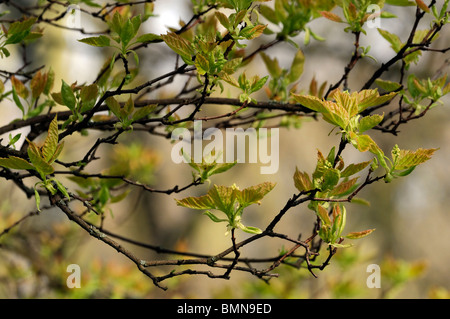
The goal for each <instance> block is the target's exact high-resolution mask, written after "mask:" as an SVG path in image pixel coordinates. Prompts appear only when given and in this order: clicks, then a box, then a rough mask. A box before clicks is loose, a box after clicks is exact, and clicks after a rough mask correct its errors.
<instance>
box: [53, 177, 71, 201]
mask: <svg viewBox="0 0 450 319" xmlns="http://www.w3.org/2000/svg"><path fill="white" fill-rule="evenodd" d="M52 181H53V182H55V184H56V187H57V188H58V190H59V191H60V192H61V193H62V194H63V195H64V196H65V197H66V198H67V199H69V200H70V195H69V193H68V192H67V189H66V188H65V187H64V185H63V184H61V182H60V181H58V180H57V179H52Z"/></svg>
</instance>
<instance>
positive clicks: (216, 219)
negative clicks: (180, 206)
mask: <svg viewBox="0 0 450 319" xmlns="http://www.w3.org/2000/svg"><path fill="white" fill-rule="evenodd" d="M203 214H205V215H206V216H208V217H209V218H210V219H211V220H212V221H213V222H215V223H220V222H226V221H228V220H227V219H221V218H219V217H217V216H216V215H214V214H213V213H211V212H210V211H209V210H208V211H206V212H204V213H203Z"/></svg>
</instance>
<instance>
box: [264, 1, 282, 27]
mask: <svg viewBox="0 0 450 319" xmlns="http://www.w3.org/2000/svg"><path fill="white" fill-rule="evenodd" d="M259 10H260V13H261V15H262V16H263V17H264V18H266V19H267V20H269V21H270V22H272V23H273V24H278V23H279V22H280V21H279V20H278V17H277V14H276V13H275V11H274V10H273V9H272V8H271V7H269V6H266V5H260V7H259Z"/></svg>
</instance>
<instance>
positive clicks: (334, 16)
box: [319, 11, 342, 22]
mask: <svg viewBox="0 0 450 319" xmlns="http://www.w3.org/2000/svg"><path fill="white" fill-rule="evenodd" d="M319 13H320V14H321V15H322V16H323V17H324V18H327V19H328V20H331V21H334V22H342V19H341V17H340V16H338V15H337V14H334V13H332V12H329V11H320V12H319Z"/></svg>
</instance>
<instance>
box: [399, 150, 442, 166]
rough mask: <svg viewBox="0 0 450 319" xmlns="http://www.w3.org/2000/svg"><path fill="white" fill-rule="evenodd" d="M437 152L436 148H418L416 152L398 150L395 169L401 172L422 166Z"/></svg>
mask: <svg viewBox="0 0 450 319" xmlns="http://www.w3.org/2000/svg"><path fill="white" fill-rule="evenodd" d="M437 150H438V149H437V148H430V149H422V148H419V149H417V150H416V151H410V150H400V154H399V156H398V158H397V161H396V163H395V169H397V170H403V169H408V168H410V167H413V166H417V165H419V164H422V163H424V162H426V161H428V160H429V159H430V158H431V156H432V155H433V154H434V152H435V151H437Z"/></svg>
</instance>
